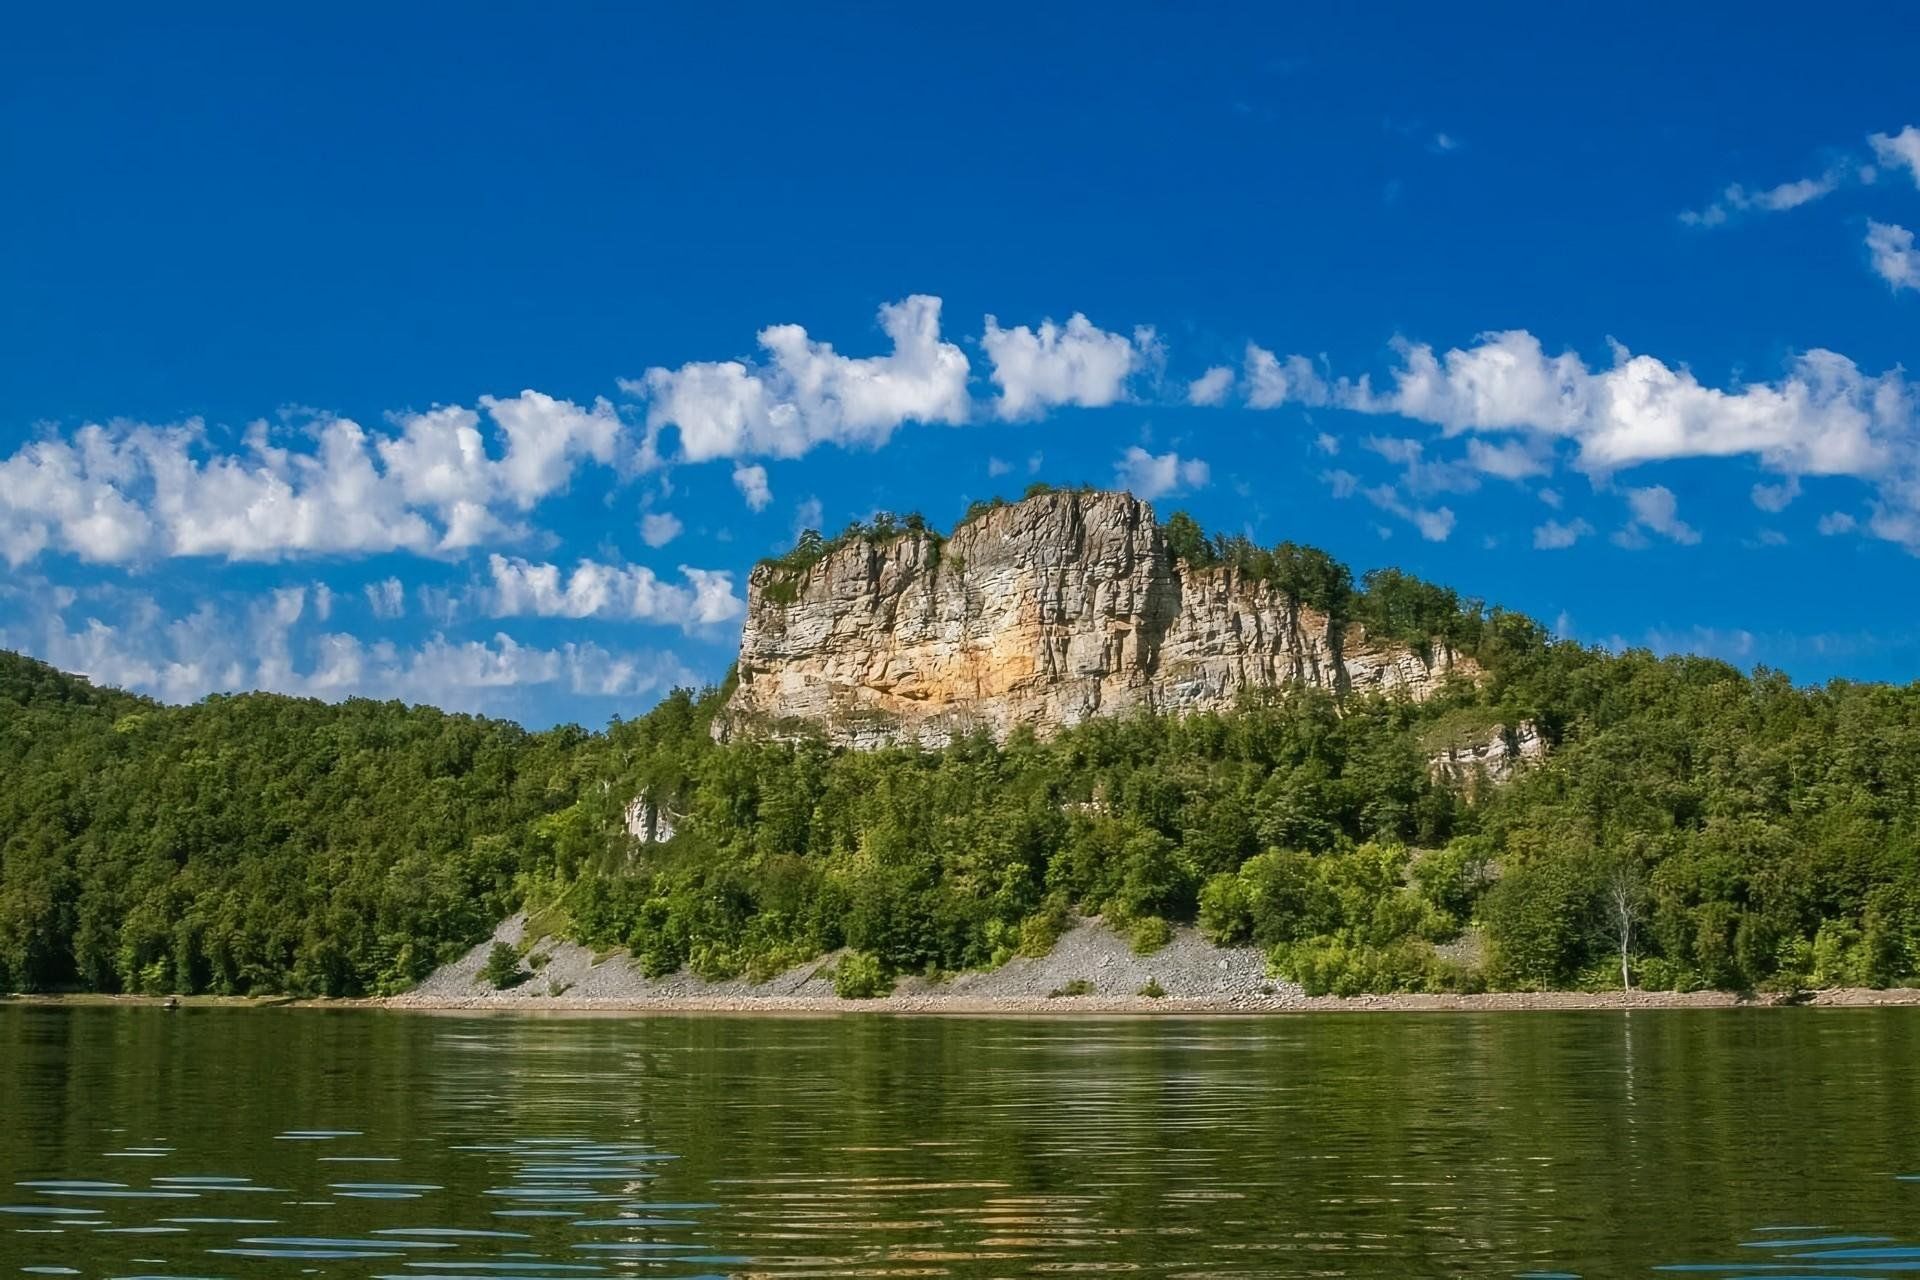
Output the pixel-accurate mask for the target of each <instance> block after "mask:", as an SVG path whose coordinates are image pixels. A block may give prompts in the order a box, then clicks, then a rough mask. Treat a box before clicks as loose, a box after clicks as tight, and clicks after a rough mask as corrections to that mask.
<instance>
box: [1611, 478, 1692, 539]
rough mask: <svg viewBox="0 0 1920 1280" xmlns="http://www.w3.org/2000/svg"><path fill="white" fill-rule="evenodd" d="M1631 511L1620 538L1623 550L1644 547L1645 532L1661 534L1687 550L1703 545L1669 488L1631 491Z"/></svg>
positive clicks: (1629, 493) (1629, 507) (1628, 502)
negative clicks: (1630, 547) (1681, 515)
mask: <svg viewBox="0 0 1920 1280" xmlns="http://www.w3.org/2000/svg"><path fill="white" fill-rule="evenodd" d="M1627 509H1628V510H1629V511H1630V512H1631V513H1632V517H1631V519H1630V520H1629V521H1628V523H1627V526H1626V528H1624V529H1622V530H1621V531H1620V535H1619V536H1618V537H1617V538H1616V541H1619V542H1621V544H1622V545H1623V546H1637V545H1642V543H1643V542H1644V539H1643V538H1642V537H1641V531H1642V530H1648V531H1651V532H1653V533H1657V534H1659V535H1660V536H1661V537H1663V538H1666V539H1667V540H1669V541H1671V542H1677V543H1680V544H1681V545H1683V546H1692V545H1693V544H1694V543H1696V542H1698V541H1700V534H1699V533H1698V532H1697V531H1696V530H1695V529H1694V528H1693V526H1692V525H1690V524H1688V523H1687V522H1686V521H1684V520H1682V519H1681V518H1680V503H1679V500H1678V499H1676V498H1675V497H1674V496H1673V491H1672V490H1671V489H1669V488H1667V487H1666V486H1665V485H1658V484H1656V485H1650V486H1648V487H1647V488H1645V489H1629V490H1627Z"/></svg>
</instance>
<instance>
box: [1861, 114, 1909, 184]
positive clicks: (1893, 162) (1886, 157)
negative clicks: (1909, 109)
mask: <svg viewBox="0 0 1920 1280" xmlns="http://www.w3.org/2000/svg"><path fill="white" fill-rule="evenodd" d="M1867 141H1868V142H1870V143H1872V144H1873V154H1874V156H1875V157H1876V158H1877V159H1878V160H1879V161H1880V163H1881V164H1883V165H1885V166H1886V167H1887V168H1889V169H1905V170H1906V171H1907V173H1908V175H1909V176H1910V177H1912V179H1913V183H1914V185H1915V186H1917V187H1920V129H1916V128H1915V127H1914V126H1912V125H1908V126H1907V127H1906V128H1904V129H1902V130H1900V132H1898V133H1895V134H1885V133H1875V134H1871V135H1869V136H1868V138H1867Z"/></svg>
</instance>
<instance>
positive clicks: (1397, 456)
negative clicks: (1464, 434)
mask: <svg viewBox="0 0 1920 1280" xmlns="http://www.w3.org/2000/svg"><path fill="white" fill-rule="evenodd" d="M1364 443H1365V445H1366V448H1367V449H1368V450H1369V451H1370V452H1373V453H1377V454H1379V455H1380V456H1381V457H1383V458H1385V459H1386V460H1387V461H1388V462H1392V463H1396V464H1398V465H1399V466H1400V467H1401V473H1400V484H1401V486H1402V487H1403V488H1405V489H1406V491H1407V492H1408V493H1411V494H1432V493H1472V492H1473V491H1474V490H1476V489H1478V488H1479V487H1480V479H1479V477H1478V476H1476V475H1474V474H1473V471H1472V469H1471V468H1469V467H1467V466H1465V465H1463V464H1462V463H1459V462H1448V461H1440V462H1429V461H1427V458H1426V446H1425V445H1424V444H1422V443H1421V442H1420V441H1418V440H1410V439H1405V438H1400V437H1381V436H1368V437H1367V439H1366V440H1365V441H1364Z"/></svg>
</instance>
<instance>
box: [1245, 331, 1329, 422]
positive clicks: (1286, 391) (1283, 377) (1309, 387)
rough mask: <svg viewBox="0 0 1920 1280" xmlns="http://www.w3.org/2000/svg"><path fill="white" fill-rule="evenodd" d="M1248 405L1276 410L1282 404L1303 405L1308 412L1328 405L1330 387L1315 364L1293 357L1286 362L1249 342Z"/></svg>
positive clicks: (1247, 364) (1302, 357)
mask: <svg viewBox="0 0 1920 1280" xmlns="http://www.w3.org/2000/svg"><path fill="white" fill-rule="evenodd" d="M1245 374H1246V382H1247V405H1248V407H1250V408H1254V409H1277V408H1279V407H1280V406H1281V405H1283V404H1301V405H1306V406H1308V407H1309V408H1312V407H1316V406H1319V405H1324V404H1327V403H1328V402H1329V399H1330V391H1329V388H1328V387H1327V384H1326V383H1325V382H1324V381H1322V380H1321V378H1320V375H1319V374H1318V373H1317V372H1315V370H1314V367H1313V362H1312V361H1311V360H1309V359H1307V358H1306V357H1305V356H1300V355H1293V356H1288V357H1286V358H1285V359H1284V360H1283V359H1281V358H1280V357H1278V356H1276V355H1274V354H1273V352H1271V351H1268V350H1267V349H1266V348H1264V347H1261V346H1257V345H1255V344H1254V343H1251V342H1249V343H1248V344H1247V355H1246V364H1245Z"/></svg>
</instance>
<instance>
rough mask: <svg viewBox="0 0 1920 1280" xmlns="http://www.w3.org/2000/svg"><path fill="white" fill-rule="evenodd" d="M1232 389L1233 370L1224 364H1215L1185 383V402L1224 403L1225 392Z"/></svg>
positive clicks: (1202, 403) (1201, 403) (1200, 403)
mask: <svg viewBox="0 0 1920 1280" xmlns="http://www.w3.org/2000/svg"><path fill="white" fill-rule="evenodd" d="M1232 390H1233V370H1231V369H1229V368H1227V367H1226V366H1224V365H1217V366H1215V367H1214V368H1211V369H1209V370H1207V371H1206V372H1205V373H1203V374H1201V375H1200V376H1199V377H1197V378H1195V379H1194V380H1193V381H1192V382H1189V383H1188V384H1187V403H1188V404H1199V405H1215V404H1225V403H1226V399H1227V393H1228V392H1230V391H1232Z"/></svg>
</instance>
